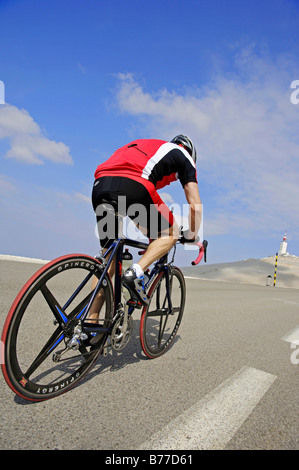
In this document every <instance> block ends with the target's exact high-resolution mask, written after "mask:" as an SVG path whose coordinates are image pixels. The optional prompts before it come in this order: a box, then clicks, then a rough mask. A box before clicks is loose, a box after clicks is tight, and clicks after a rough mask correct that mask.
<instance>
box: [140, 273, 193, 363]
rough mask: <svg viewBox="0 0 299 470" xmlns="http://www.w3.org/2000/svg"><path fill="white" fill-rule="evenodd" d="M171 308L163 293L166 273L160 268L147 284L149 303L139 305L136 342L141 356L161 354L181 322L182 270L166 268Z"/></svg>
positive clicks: (183, 295)
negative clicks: (142, 354) (142, 353)
mask: <svg viewBox="0 0 299 470" xmlns="http://www.w3.org/2000/svg"><path fill="white" fill-rule="evenodd" d="M169 277H170V291H171V292H170V294H171V302H172V310H170V309H169V301H168V298H167V294H166V273H165V271H160V272H159V273H158V275H157V276H156V278H155V279H154V281H153V282H152V284H151V287H150V290H149V292H148V295H149V297H150V300H149V304H148V305H147V306H145V307H144V308H143V311H142V314H141V320H140V342H141V347H142V350H143V352H144V353H145V355H146V356H147V357H148V358H150V359H154V358H157V357H159V356H161V355H162V354H164V353H165V352H166V351H168V349H169V348H170V347H171V345H172V344H173V342H174V340H175V337H176V334H177V331H178V329H179V326H180V324H181V321H182V317H183V312H184V307H185V300H186V285H185V279H184V275H183V273H182V272H181V271H180V269H179V268H177V267H171V268H170V276H169Z"/></svg>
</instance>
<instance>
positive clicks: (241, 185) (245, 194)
mask: <svg viewBox="0 0 299 470" xmlns="http://www.w3.org/2000/svg"><path fill="white" fill-rule="evenodd" d="M234 67H235V68H234V75H233V74H232V73H231V75H230V77H229V78H227V77H225V76H224V75H223V76H220V75H218V76H217V78H216V79H215V80H214V83H213V84H211V86H210V87H209V88H208V87H206V88H197V89H196V88H195V89H193V90H192V92H190V91H186V93H184V94H183V93H177V92H173V91H169V90H165V89H163V90H159V91H158V92H156V93H148V92H145V91H144V90H143V88H142V87H141V86H140V85H139V84H138V83H137V82H136V80H135V79H134V76H133V75H131V74H120V75H119V76H118V78H119V86H118V90H117V102H118V105H119V108H120V110H121V111H122V112H126V113H130V114H134V115H137V116H138V117H140V118H141V121H142V126H143V135H144V133H145V132H146V133H147V135H149V136H152V137H155V138H165V139H169V138H171V137H172V136H173V135H175V134H176V133H178V132H182V133H186V134H188V135H190V137H191V138H193V139H194V141H195V143H196V146H197V150H198V154H199V162H198V176H199V186H200V185H201V182H204V183H205V184H206V185H207V186H208V187H210V190H209V198H211V199H213V201H212V204H210V205H211V206H213V210H211V211H210V213H206V218H205V231H208V230H209V228H210V230H211V232H212V233H213V234H217V233H218V234H225V233H235V231H238V232H239V234H241V235H242V234H243V235H246V236H247V235H252V234H253V233H257V230H261V231H264V232H265V233H270V232H271V231H275V230H278V231H279V233H280V232H281V230H285V229H290V228H292V230H293V231H294V232H296V233H297V234H298V235H299V207H298V201H299V186H298V181H299V135H298V121H299V105H297V106H295V105H293V104H291V102H290V94H291V92H292V90H291V89H290V84H291V82H292V80H293V79H294V78H296V75H295V72H294V66H293V64H292V63H291V62H290V61H288V59H287V58H286V57H280V58H278V59H277V61H276V62H273V61H271V60H270V59H268V58H261V57H259V56H257V55H255V54H254V53H253V51H252V49H250V48H249V49H247V50H243V51H241V52H240V53H239V54H238V55H237V56H236V61H235V64H234ZM202 202H203V204H204V205H205V204H206V201H205V200H204V199H203V201H202ZM209 202H210V201H209Z"/></svg>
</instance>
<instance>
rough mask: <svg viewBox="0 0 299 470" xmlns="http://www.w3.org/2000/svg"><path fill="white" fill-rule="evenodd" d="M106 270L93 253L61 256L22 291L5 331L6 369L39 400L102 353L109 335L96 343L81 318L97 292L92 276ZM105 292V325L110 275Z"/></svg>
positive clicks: (20, 390)
mask: <svg viewBox="0 0 299 470" xmlns="http://www.w3.org/2000/svg"><path fill="white" fill-rule="evenodd" d="M101 274H102V268H101V265H100V263H99V261H97V260H96V259H94V258H92V257H89V256H86V255H80V254H78V255H68V256H62V257H61V258H58V259H56V260H54V261H52V262H50V263H48V264H47V265H45V266H44V267H42V268H41V269H40V270H39V271H38V272H37V273H36V274H34V275H33V276H32V278H31V279H30V280H29V281H28V282H27V283H26V284H25V286H24V287H23V289H22V290H21V291H20V293H19V295H18V296H17V298H16V299H15V301H14V303H13V305H12V307H11V309H10V311H9V313H8V316H7V319H6V322H5V325H4V329H3V333H2V345H3V346H2V348H3V352H4V354H3V356H4V357H3V358H2V362H3V363H2V372H3V375H4V378H5V380H6V382H7V384H8V385H9V387H10V388H11V389H12V390H13V391H14V392H15V393H17V394H18V395H19V396H21V397H22V398H25V399H27V400H32V401H40V400H45V399H49V398H53V397H56V396H58V395H60V394H62V393H64V392H66V391H68V390H69V389H70V388H72V387H73V386H74V385H75V384H76V383H77V382H78V381H79V380H80V379H81V378H82V377H83V375H84V374H85V373H86V372H88V370H89V369H90V368H91V367H92V365H93V364H94V362H95V360H96V359H97V357H98V356H99V354H101V352H102V347H103V346H104V341H105V339H106V338H105V335H103V341H101V342H100V344H97V347H95V346H92V344H91V343H90V342H89V340H90V339H91V337H89V335H88V334H85V335H84V334H83V333H84V328H83V327H82V324H81V320H80V318H81V317H82V316H83V315H84V312H85V310H86V307H87V305H88V303H89V300H90V298H91V295H92V290H91V278H92V277H93V276H94V275H95V276H96V277H98V278H99V277H100V276H101ZM100 294H101V295H102V296H103V299H104V301H103V306H102V309H101V312H100V318H102V326H105V324H106V325H107V323H108V322H109V319H110V318H111V314H112V309H113V289H112V285H111V281H110V279H109V277H105V278H104V279H103V283H102V289H101V290H100ZM99 324H100V321H99ZM80 330H81V334H80ZM77 333H78V334H77ZM106 336H107V335H106ZM70 345H71V347H70Z"/></svg>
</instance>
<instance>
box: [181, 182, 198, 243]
mask: <svg viewBox="0 0 299 470" xmlns="http://www.w3.org/2000/svg"><path fill="white" fill-rule="evenodd" d="M184 191H185V196H186V199H187V202H188V204H189V234H188V236H186V238H188V239H195V238H196V236H197V234H198V232H199V228H200V224H201V218H202V204H201V199H200V196H199V191H198V184H197V183H194V182H193V181H192V182H189V183H186V184H185V186H184Z"/></svg>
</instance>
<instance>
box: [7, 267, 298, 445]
mask: <svg viewBox="0 0 299 470" xmlns="http://www.w3.org/2000/svg"><path fill="white" fill-rule="evenodd" d="M39 267H40V265H35V264H27V263H17V262H12V261H1V262H0V281H1V299H0V306H1V309H0V327H1V329H2V326H3V323H4V320H5V317H6V315H7V312H8V310H9V308H10V305H11V303H12V302H13V300H14V298H15V296H16V295H17V293H18V291H19V290H20V288H21V287H22V286H23V284H24V283H25V282H26V281H27V279H28V278H29V277H30V276H31V274H33V273H34V272H35V271H36V270H37V269H38V268H39ZM186 282H187V304H186V309H185V313H184V318H183V322H182V324H181V326H180V329H179V332H178V335H177V340H176V342H175V344H174V345H173V347H172V348H171V350H170V351H168V352H167V353H166V354H165V355H164V356H162V357H161V358H159V359H155V360H149V359H146V358H145V356H144V355H143V353H141V347H140V343H139V317H140V313H138V312H136V313H135V314H134V319H135V326H134V332H133V337H132V340H131V342H130V343H129V345H128V346H127V348H126V349H124V350H123V351H122V352H119V353H116V352H111V353H110V354H109V355H108V356H107V357H106V358H104V359H99V360H98V362H97V364H96V365H95V367H94V369H93V370H92V371H91V372H90V373H89V374H88V376H87V377H86V378H84V379H83V380H82V382H80V384H79V385H78V386H77V387H75V388H74V389H73V390H71V391H70V392H68V393H66V394H64V395H62V396H60V397H58V398H56V399H53V400H48V401H45V402H40V403H31V402H27V401H24V400H22V399H21V398H19V397H17V396H15V395H14V393H13V392H12V391H11V390H10V389H9V388H8V386H7V385H6V383H5V381H4V379H3V378H2V377H1V379H0V393H1V401H0V413H1V427H0V449H2V450H3V449H43V450H44V449H51V450H52V449H88V450H91V449H98V450H108V449H110V450H115V451H116V450H133V449H139V448H159V445H160V446H161V449H163V448H166V446H167V445H169V439H170V438H171V436H174V435H175V433H176V432H177V431H178V432H179V436H180V437H179V439H180V442H181V446H182V448H185V449H189V446H188V442H189V443H190V448H191V445H192V446H195V448H209V447H211V448H218V449H234V450H236V449H296V450H298V449H299V432H298V431H299V420H298V417H299V416H298V415H299V394H298V389H299V387H298V386H299V345H296V344H294V338H296V334H295V333H292V332H294V330H295V329H296V328H298V327H299V290H297V289H284V288H278V287H275V288H273V287H266V286H254V285H245V284H237V283H229V282H218V281H203V280H195V279H187V280H186ZM289 333H292V336H288V334H289ZM294 335H295V336H294ZM290 338H292V341H293V342H290ZM298 340H299V337H298ZM298 344H299V342H298ZM234 409H235V413H233V410H234ZM225 411H226V412H225ZM233 414H235V415H236V416H235V417H233V416H232V415H233ZM190 423H191V424H190ZM213 423H214V424H213ZM212 425H213V430H211V426H212ZM220 428H221V429H222V431H221V433H220ZM204 430H206V434H207V435H208V436H209V438H210V436H211V434H213V435H215V438H214V440H213V441H212V443H210V444H209V442H210V441H209V440H205V437H202V436H201V434H202V433H203V431H204ZM218 430H219V433H218ZM190 434H192V435H190ZM155 436H156V438H155ZM197 436H200V438H199V437H198V438H197ZM157 443H158V444H157ZM157 445H158V447H151V446H157ZM196 446H197V447H196Z"/></svg>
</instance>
